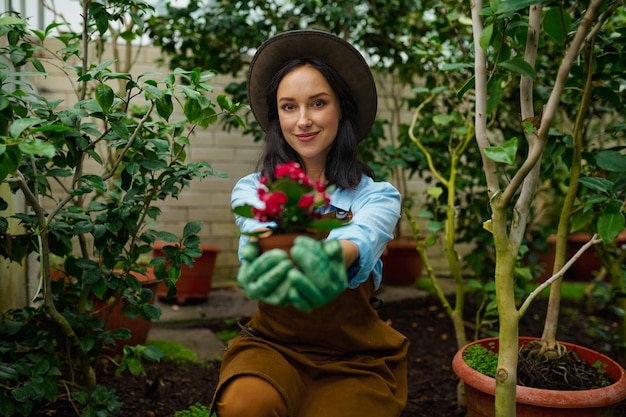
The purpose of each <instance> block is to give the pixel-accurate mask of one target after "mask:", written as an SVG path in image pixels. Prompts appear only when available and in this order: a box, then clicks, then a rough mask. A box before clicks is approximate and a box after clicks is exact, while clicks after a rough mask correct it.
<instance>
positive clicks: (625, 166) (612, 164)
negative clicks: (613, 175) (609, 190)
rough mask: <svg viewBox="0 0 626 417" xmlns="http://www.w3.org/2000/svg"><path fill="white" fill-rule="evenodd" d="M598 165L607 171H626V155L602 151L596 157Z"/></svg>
mask: <svg viewBox="0 0 626 417" xmlns="http://www.w3.org/2000/svg"><path fill="white" fill-rule="evenodd" d="M595 160H596V163H597V164H598V166H599V167H600V168H602V169H605V170H607V171H626V155H622V154H621V153H619V152H616V151H613V150H605V151H600V152H598V154H596V156H595Z"/></svg>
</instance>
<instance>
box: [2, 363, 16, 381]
mask: <svg viewBox="0 0 626 417" xmlns="http://www.w3.org/2000/svg"><path fill="white" fill-rule="evenodd" d="M18 377H19V375H18V373H17V371H16V370H15V369H13V368H11V367H8V366H4V365H0V380H2V379H5V380H7V379H10V380H13V381H17V380H18Z"/></svg>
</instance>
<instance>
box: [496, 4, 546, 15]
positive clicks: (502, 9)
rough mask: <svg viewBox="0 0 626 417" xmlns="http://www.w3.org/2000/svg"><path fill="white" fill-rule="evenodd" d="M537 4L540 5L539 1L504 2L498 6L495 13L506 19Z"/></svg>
mask: <svg viewBox="0 0 626 417" xmlns="http://www.w3.org/2000/svg"><path fill="white" fill-rule="evenodd" d="M537 3H541V0H506V1H502V2H501V3H500V4H499V5H498V12H497V13H498V14H499V15H501V17H508V16H509V15H511V14H513V13H515V12H517V11H519V10H522V9H526V8H528V7H530V6H532V5H533V4H537Z"/></svg>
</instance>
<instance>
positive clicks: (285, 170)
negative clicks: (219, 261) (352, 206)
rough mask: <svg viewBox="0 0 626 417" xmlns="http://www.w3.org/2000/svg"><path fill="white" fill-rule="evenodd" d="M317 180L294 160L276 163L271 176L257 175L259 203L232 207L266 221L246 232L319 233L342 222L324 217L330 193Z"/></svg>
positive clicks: (245, 214) (264, 235) (240, 214)
mask: <svg viewBox="0 0 626 417" xmlns="http://www.w3.org/2000/svg"><path fill="white" fill-rule="evenodd" d="M333 189H334V187H332V186H331V187H326V186H324V184H322V183H321V182H320V181H319V180H318V181H313V180H311V179H310V178H309V177H308V176H307V175H306V172H304V170H303V169H302V167H301V166H300V164H298V163H297V162H288V163H286V164H280V165H277V166H276V170H275V171H274V175H273V176H267V175H264V176H262V177H261V180H260V182H259V187H258V189H257V193H258V196H259V200H260V201H261V202H262V203H263V204H264V206H263V207H255V206H252V205H250V204H244V205H242V206H238V207H235V208H234V209H233V212H234V213H235V214H237V215H239V216H243V217H247V218H250V219H255V220H258V221H260V222H264V223H270V226H269V229H270V231H269V233H268V231H267V230H259V231H255V232H250V233H246V232H244V233H245V234H247V235H250V236H255V237H261V238H265V237H267V236H268V235H271V236H276V235H292V236H293V237H294V238H295V236H294V235H299V234H310V235H312V236H316V237H321V236H322V235H323V234H324V233H326V232H329V231H330V230H332V229H335V228H337V227H341V226H343V225H344V222H343V221H342V220H339V219H336V218H327V217H325V216H324V211H325V210H327V209H328V207H329V206H330V193H331V192H332V191H333Z"/></svg>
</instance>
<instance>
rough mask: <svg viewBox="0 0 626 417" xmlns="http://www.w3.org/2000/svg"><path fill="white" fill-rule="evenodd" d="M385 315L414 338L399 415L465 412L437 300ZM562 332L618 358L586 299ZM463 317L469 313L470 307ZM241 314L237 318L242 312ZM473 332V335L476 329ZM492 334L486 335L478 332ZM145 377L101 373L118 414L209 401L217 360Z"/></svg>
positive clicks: (525, 327) (534, 331)
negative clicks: (459, 400) (403, 405)
mask: <svg viewBox="0 0 626 417" xmlns="http://www.w3.org/2000/svg"><path fill="white" fill-rule="evenodd" d="M533 306H534V308H533V311H536V312H537V313H536V314H527V315H526V316H525V318H524V319H523V320H522V322H521V324H520V327H521V330H520V334H522V335H526V336H541V331H542V324H543V317H544V311H545V302H543V301H541V300H539V301H536V302H535V303H534V305H533ZM380 316H381V318H382V319H383V320H386V321H388V322H389V323H390V324H391V325H392V326H393V327H394V328H396V329H397V330H399V331H400V332H402V333H403V334H405V335H406V336H407V337H408V338H409V340H410V341H411V347H410V350H409V357H408V362H409V376H408V381H409V398H408V403H407V406H406V409H405V411H404V412H403V414H402V417H420V416H428V417H430V416H438V417H461V416H463V415H465V413H464V412H463V411H462V410H458V409H457V405H456V386H457V382H458V379H457V378H456V376H455V375H454V373H453V371H452V368H451V362H452V357H453V356H454V354H455V352H456V350H457V348H456V342H455V337H454V332H453V328H452V325H451V322H450V319H449V318H448V317H447V315H446V313H445V312H444V310H443V309H442V307H441V306H440V304H439V302H438V301H437V300H436V299H435V298H434V297H431V298H426V299H420V300H417V301H416V300H409V301H403V302H396V303H387V304H385V305H384V307H383V308H382V309H381V310H380ZM561 316H562V318H561V321H560V329H561V330H560V333H559V338H560V339H561V340H563V341H567V342H571V343H575V344H579V345H583V346H586V347H589V348H592V349H596V350H598V351H601V352H602V353H604V354H606V355H607V356H609V357H613V358H615V352H613V351H612V350H611V344H610V343H607V342H606V341H604V340H602V339H601V338H600V337H599V336H597V334H598V332H597V331H596V329H598V328H601V329H602V330H603V331H604V332H606V333H608V334H610V333H611V330H612V329H613V328H614V327H615V326H616V322H615V320H614V318H613V317H612V316H611V315H610V314H608V313H606V314H605V313H604V312H594V313H593V314H586V313H585V306H584V305H583V304H582V303H574V302H565V303H564V304H563V307H562V309H561ZM466 317H468V318H469V317H472V311H471V307H468V311H467V314H466ZM237 319H239V318H237ZM229 323H231V324H226V323H224V322H216V323H213V324H212V325H211V326H210V327H211V328H212V329H213V330H215V331H218V330H223V329H230V328H232V329H233V330H235V326H236V324H232V321H229ZM472 332H473V331H472V330H468V334H470V336H471V334H472ZM483 336H487V334H481V337H483ZM145 368H146V371H147V377H136V376H130V375H125V376H122V377H115V376H114V375H113V374H112V372H110V373H108V374H102V375H99V376H98V377H99V379H98V381H99V383H101V384H104V385H105V386H107V387H110V388H115V390H116V392H117V395H118V397H119V399H120V401H121V402H123V404H124V405H123V407H122V410H121V412H120V414H119V416H120V417H165V416H172V415H173V414H174V412H175V411H177V410H184V409H186V408H188V407H189V406H190V405H191V404H194V403H196V402H198V403H201V404H205V405H208V404H210V402H211V398H212V395H213V389H214V387H215V384H216V381H217V376H218V372H219V363H209V364H207V365H206V366H197V365H190V366H186V365H174V364H172V363H167V362H161V363H148V364H146V365H145ZM44 415H46V416H71V415H74V414H73V411H72V409H71V408H70V407H69V405H68V403H67V402H64V401H59V402H57V404H55V405H52V406H51V407H49V408H48V409H47V410H46V411H45V413H41V414H39V416H44ZM615 416H616V417H617V416H619V417H624V416H626V403H622V404H620V405H619V406H618V408H617V410H616V413H615Z"/></svg>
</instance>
